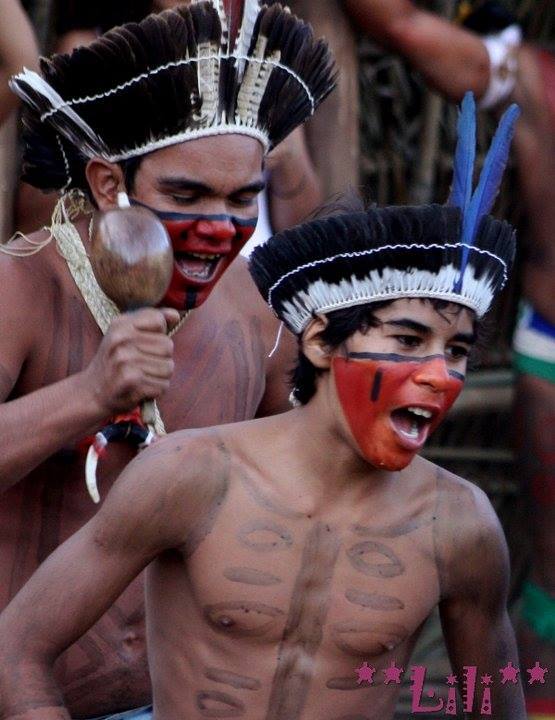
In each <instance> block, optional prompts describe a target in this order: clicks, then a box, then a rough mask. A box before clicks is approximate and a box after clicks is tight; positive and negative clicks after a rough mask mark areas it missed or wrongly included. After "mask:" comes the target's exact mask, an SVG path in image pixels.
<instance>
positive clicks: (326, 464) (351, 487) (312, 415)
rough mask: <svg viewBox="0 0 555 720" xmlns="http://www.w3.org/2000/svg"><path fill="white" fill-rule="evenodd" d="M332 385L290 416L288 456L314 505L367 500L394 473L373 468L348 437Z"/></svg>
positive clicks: (288, 419)
mask: <svg viewBox="0 0 555 720" xmlns="http://www.w3.org/2000/svg"><path fill="white" fill-rule="evenodd" d="M331 392H332V389H331V387H330V386H329V383H320V384H319V387H318V391H317V393H316V395H315V396H314V397H313V398H312V399H311V400H310V402H309V403H308V404H307V405H304V406H301V407H299V408H297V409H296V410H293V411H292V412H290V413H288V414H287V424H286V428H287V446H288V449H287V455H288V456H289V458H290V459H291V460H292V461H293V463H294V464H295V465H297V466H298V467H296V468H295V474H296V475H297V476H298V477H299V478H302V484H303V490H304V492H305V493H306V494H307V495H308V496H309V497H312V498H314V501H315V502H318V504H320V502H321V503H322V504H327V503H331V502H334V501H336V500H337V498H338V497H339V496H344V495H345V494H346V493H348V494H349V495H351V496H352V500H353V502H356V500H357V497H358V498H362V497H363V496H364V497H366V496H367V495H368V493H369V492H372V490H373V488H375V487H376V486H378V485H381V484H382V483H383V482H384V481H387V480H388V479H391V477H392V476H393V475H394V473H391V472H388V471H384V470H378V469H376V468H373V467H372V466H371V465H370V464H369V463H368V462H366V460H364V458H362V456H361V455H360V453H359V452H358V449H357V447H356V445H355V444H354V441H353V440H352V439H351V438H350V437H347V436H346V434H345V432H344V430H343V428H342V426H341V425H340V424H339V421H338V419H337V416H336V415H335V414H334V412H333V410H332V408H333V407H334V406H333V404H332V402H331V400H332V398H331V397H329V396H330V395H331Z"/></svg>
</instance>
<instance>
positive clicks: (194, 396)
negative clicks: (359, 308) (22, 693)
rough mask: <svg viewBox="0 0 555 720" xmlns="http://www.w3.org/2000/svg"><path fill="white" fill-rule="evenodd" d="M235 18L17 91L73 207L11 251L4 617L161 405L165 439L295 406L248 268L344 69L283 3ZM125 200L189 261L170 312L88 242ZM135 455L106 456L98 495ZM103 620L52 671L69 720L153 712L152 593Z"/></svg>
mask: <svg viewBox="0 0 555 720" xmlns="http://www.w3.org/2000/svg"><path fill="white" fill-rule="evenodd" d="M243 5H244V8H243ZM233 7H234V12H235V13H236V14H235V15H233V16H229V15H228V10H229V3H227V2H225V3H223V4H222V3H219V2H213V3H212V2H198V3H194V4H192V5H191V7H187V8H179V9H178V10H175V11H167V12H165V13H162V14H161V15H153V16H150V17H148V18H146V19H145V20H143V21H142V22H141V23H140V24H128V25H125V26H123V27H120V28H117V29H115V30H113V31H111V32H109V33H107V34H106V35H105V36H103V37H101V38H99V39H98V40H96V41H95V42H94V43H93V44H92V45H91V46H90V47H88V48H79V49H77V50H75V51H74V52H73V53H72V54H71V55H59V56H54V57H53V58H52V59H50V60H44V61H43V63H42V73H43V76H42V77H41V76H39V75H37V74H35V73H32V72H29V71H25V72H23V73H22V74H21V75H19V76H18V77H17V78H15V79H14V80H13V89H15V90H16V92H17V93H18V94H19V95H20V96H21V97H22V99H23V101H24V104H25V105H26V112H25V116H24V123H25V127H26V130H25V133H26V137H25V139H26V149H25V156H24V174H25V177H26V178H27V180H28V181H30V182H31V183H33V184H34V185H35V186H36V187H39V188H41V189H44V190H59V191H61V193H62V198H61V199H60V202H59V204H58V207H57V209H56V212H55V214H54V217H53V220H52V227H51V228H49V230H43V231H39V232H38V233H35V234H33V235H31V236H29V237H28V238H19V239H16V240H15V241H14V242H12V243H10V244H8V245H7V246H3V247H2V252H1V253H0V278H1V282H0V305H1V312H0V317H1V318H2V320H1V333H0V397H1V399H2V401H3V402H2V404H1V405H0V445H1V447H0V490H1V492H2V496H1V497H0V523H1V526H2V533H1V538H0V558H1V560H0V588H1V592H0V605H1V606H2V607H3V606H4V605H6V604H7V603H8V602H9V600H10V599H11V598H12V597H13V596H14V595H15V594H16V593H17V591H18V590H19V589H20V588H21V586H22V585H23V584H24V583H25V581H26V580H27V579H28V578H29V576H30V575H31V574H32V573H33V572H34V570H35V569H36V567H37V566H38V565H39V564H40V563H41V562H42V561H43V560H44V559H45V557H47V556H48V555H49V554H50V553H51V552H52V551H53V550H54V549H55V548H56V547H57V546H58V545H59V544H60V543H61V542H62V541H63V540H64V539H65V538H67V537H69V536H70V535H71V534H72V533H74V532H75V531H76V530H78V529H79V528H80V527H82V526H83V525H84V524H85V523H86V522H87V520H89V518H90V517H92V515H93V513H94V512H95V510H96V507H95V505H94V504H93V503H92V502H91V499H90V498H89V497H88V494H87V489H86V486H85V456H86V453H87V445H88V443H90V441H91V439H93V438H94V436H95V433H97V431H98V430H99V429H100V428H102V427H104V426H106V425H110V424H113V423H114V421H115V420H117V418H118V417H119V416H120V415H121V414H124V415H125V414H131V417H134V416H136V415H137V413H136V412H134V411H135V410H136V408H137V406H138V404H139V403H140V402H141V401H143V400H145V399H157V400H158V401H159V409H160V413H161V417H162V420H163V421H164V423H165V425H166V428H167V430H168V431H170V430H176V429H179V428H190V427H205V426H209V425H214V424H219V423H222V422H224V423H227V422H234V421H239V420H245V419H249V418H253V417H255V415H258V414H260V415H265V414H271V413H273V412H277V411H279V410H282V409H284V408H285V407H286V406H287V394H288V390H287V388H286V378H285V376H284V370H283V367H284V363H285V365H286V364H287V363H288V358H291V357H292V356H293V352H292V350H293V348H292V343H291V342H289V343H288V342H287V339H286V342H285V344H284V345H282V348H281V350H280V351H279V352H278V353H277V354H275V355H274V356H273V357H272V358H271V359H269V358H268V355H269V353H270V351H271V349H272V347H273V345H274V341H275V337H276V332H277V328H278V325H277V323H276V322H275V320H274V319H273V318H272V317H271V314H270V313H269V312H268V309H267V307H265V305H264V303H263V302H262V301H261V300H260V298H259V297H258V294H257V292H256V289H255V288H254V286H253V285H252V281H251V279H250V277H249V274H248V271H247V269H246V263H245V261H243V260H241V259H239V258H236V255H237V253H238V252H239V250H240V249H241V247H242V245H243V243H244V242H245V241H246V239H247V238H248V236H249V234H250V232H251V231H252V230H253V229H254V225H255V223H256V216H257V194H258V192H259V191H260V189H261V188H262V185H263V163H264V156H265V153H266V151H267V150H269V149H271V148H272V147H273V146H274V145H277V144H279V142H280V141H281V140H282V139H283V138H284V137H286V136H288V135H289V133H290V132H291V131H292V130H293V129H294V128H295V127H296V126H298V125H299V124H300V123H302V122H303V121H304V120H305V119H306V118H307V117H308V116H309V115H310V114H311V113H312V112H313V111H314V110H315V109H316V108H317V106H318V105H319V103H320V101H321V100H322V98H323V97H324V96H325V95H326V94H327V92H329V91H330V90H331V88H332V86H333V68H332V62H331V59H330V56H329V53H328V52H327V49H326V46H325V44H323V43H322V42H317V41H315V40H314V38H313V36H312V33H311V31H310V29H309V28H308V26H306V25H305V24H304V23H303V22H302V21H300V20H298V19H297V18H295V17H294V16H292V15H291V14H290V13H289V12H287V11H285V10H283V9H282V8H281V7H280V6H276V7H274V8H271V9H262V10H261V9H260V8H259V7H258V3H257V2H253V0H249V1H248V2H246V3H245V4H243V3H234V4H233ZM243 9H244V11H245V18H246V21H245V24H242V20H243V14H242V13H243ZM237 13H238V15H237ZM230 26H233V27H238V28H240V32H239V35H238V37H237V38H235V37H232V35H230V33H229V32H228V27H230ZM269 30H272V37H271V38H270V39H269V38H268V32H269ZM251 41H252V43H251ZM251 44H252V47H251ZM201 55H202V57H201ZM122 193H125V194H126V195H127V196H128V198H129V200H130V201H132V202H137V203H141V204H143V205H147V206H148V207H150V208H153V209H154V210H155V211H156V212H157V213H159V214H161V215H162V222H164V223H165V224H166V225H167V227H168V230H169V232H170V234H171V236H172V241H173V243H174V260H175V262H174V268H173V279H172V284H171V288H170V290H169V292H168V294H167V295H166V297H165V298H164V300H163V303H162V307H161V308H157V309H153V308H148V309H143V310H140V311H137V312H134V313H127V314H122V315H119V313H118V311H117V308H115V306H114V304H113V303H112V302H111V301H110V300H109V299H108V298H107V297H106V296H105V295H104V294H103V293H102V291H101V290H100V288H99V287H98V284H97V282H96V279H95V277H94V274H93V272H92V269H91V265H90V262H89V259H88V246H89V241H90V237H89V233H90V231H91V227H92V222H91V220H92V214H91V210H92V208H93V206H95V207H96V208H97V209H98V210H99V211H107V210H114V208H116V207H117V204H118V195H120V196H121V194H122ZM168 214H169V216H168ZM132 240H133V238H130V241H131V242H132ZM234 258H235V259H234ZM188 310H191V311H190V313H189V315H188V316H187V318H186V320H185V318H184V315H185V312H186V311H188ZM183 320H185V321H184V322H183ZM177 323H181V325H180V327H179V330H178V332H177V333H175V334H174V335H173V337H172V338H171V339H170V338H168V337H167V335H166V330H167V329H169V328H171V327H175V326H176V324H177ZM135 455H136V448H135V447H132V446H131V445H130V444H128V443H127V442H119V443H113V444H111V445H110V447H109V450H108V451H107V453H106V456H105V457H104V458H103V460H102V462H101V463H100V464H99V473H98V487H99V490H100V495H101V496H105V495H106V493H107V492H108V489H109V488H110V486H111V485H112V483H113V482H114V480H115V478H116V477H117V475H118V474H119V473H120V472H121V470H122V469H123V467H125V465H126V464H127V463H128V462H129V461H130V460H131V459H132V458H133V457H134V456H135ZM154 484H156V482H155V481H154ZM105 610H106V611H107V612H106V614H105V615H104V616H103V617H102V618H101V619H100V620H99V622H98V623H97V624H96V625H95V627H94V628H93V629H92V630H91V631H90V632H89V633H88V634H87V635H86V636H85V637H84V638H82V639H81V640H80V641H79V642H78V643H76V644H75V645H74V646H73V647H71V648H70V649H69V650H68V652H67V653H65V654H64V656H63V657H62V658H61V659H60V661H59V662H58V663H57V666H56V671H55V672H56V678H57V680H58V682H59V685H60V687H61V688H62V691H63V697H64V700H65V702H66V703H67V705H68V707H70V708H71V712H72V716H73V717H80V718H84V717H95V716H98V715H102V714H107V713H115V712H119V711H123V710H129V709H130V708H137V707H140V706H144V705H147V704H148V703H149V702H150V700H151V688H150V681H149V675H148V668H147V663H146V650H145V631H144V599H143V584H142V581H141V579H138V580H137V581H135V582H134V583H132V584H131V585H130V587H129V588H127V590H126V591H125V593H124V594H123V595H122V596H121V597H120V598H118V600H117V602H116V603H115V604H114V605H113V606H112V607H110V608H109V607H108V606H107V607H106V608H105Z"/></svg>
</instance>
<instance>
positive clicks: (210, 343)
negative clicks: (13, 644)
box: [0, 244, 288, 717]
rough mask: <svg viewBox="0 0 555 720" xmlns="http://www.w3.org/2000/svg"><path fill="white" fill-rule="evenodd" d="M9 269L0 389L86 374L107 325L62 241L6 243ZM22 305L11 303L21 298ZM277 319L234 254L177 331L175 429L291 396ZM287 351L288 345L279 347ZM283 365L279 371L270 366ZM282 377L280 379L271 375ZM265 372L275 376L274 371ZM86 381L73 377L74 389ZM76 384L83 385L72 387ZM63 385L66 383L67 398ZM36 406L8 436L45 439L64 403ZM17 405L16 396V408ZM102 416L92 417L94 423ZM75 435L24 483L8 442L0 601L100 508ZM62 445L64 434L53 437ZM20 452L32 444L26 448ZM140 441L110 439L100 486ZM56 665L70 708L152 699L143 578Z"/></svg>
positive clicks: (12, 391) (167, 402)
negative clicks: (48, 419) (23, 254)
mask: <svg viewBox="0 0 555 720" xmlns="http://www.w3.org/2000/svg"><path fill="white" fill-rule="evenodd" d="M0 273H1V277H2V294H1V296H0V299H1V302H2V308H3V310H2V318H3V320H2V325H3V328H2V343H1V345H2V357H1V359H0V362H1V363H2V364H1V365H0V380H1V396H2V397H3V398H4V399H5V400H6V401H7V402H6V404H5V405H4V406H3V408H4V410H5V411H7V412H10V403H9V401H10V400H15V399H17V398H21V397H23V396H27V395H29V393H32V392H33V391H35V390H38V389H40V388H43V387H45V386H51V385H53V384H54V383H57V382H58V381H61V380H64V379H65V378H68V377H71V378H76V379H78V378H79V375H78V374H79V373H81V372H83V371H84V370H85V368H87V367H88V366H89V364H90V362H91V360H92V359H93V357H94V355H95V353H96V352H97V350H98V347H99V344H100V342H101V339H102V336H101V333H100V330H99V329H98V327H97V326H96V324H95V322H94V320H93V318H92V315H91V314H90V312H89V310H88V309H87V307H86V305H85V303H84V301H83V299H82V297H81V295H80V293H79V291H78V289H77V287H76V286H75V284H74V282H73V280H72V279H71V277H70V275H69V272H68V270H67V267H66V265H65V261H64V260H63V259H62V258H61V257H60V255H59V254H58V253H57V251H56V249H55V247H54V244H51V245H49V246H48V247H47V248H45V249H44V250H43V251H41V252H40V253H39V254H38V255H35V256H32V257H29V258H25V259H24V258H9V257H7V256H4V255H0ZM14 308H15V310H14ZM276 328H277V323H276V321H275V320H274V319H273V318H272V316H271V314H270V313H268V311H267V308H266V307H265V306H264V304H263V303H262V301H261V300H260V297H259V295H258V293H257V292H256V290H255V288H254V287H253V286H252V283H251V281H250V278H249V276H248V273H247V271H246V263H245V262H244V260H242V259H238V260H236V261H235V263H234V264H233V265H232V267H231V268H230V269H229V271H228V272H227V273H226V275H225V276H224V278H223V279H222V280H221V281H220V283H219V284H218V286H217V287H216V289H215V290H214V291H213V294H212V295H211V297H210V298H209V299H208V300H207V302H206V303H205V304H204V305H203V306H202V307H201V308H199V309H198V310H195V311H194V312H193V313H192V314H191V315H190V316H189V318H188V319H187V321H186V325H185V326H184V327H183V328H182V329H180V330H179V332H178V333H177V335H175V337H174V361H175V370H174V374H173V377H172V381H171V387H170V390H169V391H168V392H167V393H166V394H165V395H164V397H162V399H161V401H160V409H161V412H162V415H163V418H164V421H165V423H166V427H167V430H168V431H171V430H175V429H177V428H184V427H203V426H207V425H212V424H214V423H226V422H234V421H238V420H244V419H246V418H252V417H254V415H255V414H256V412H257V410H260V411H261V412H262V411H268V412H271V411H275V410H276V409H277V408H279V407H284V406H285V405H286V397H287V392H288V391H287V389H286V383H285V378H284V377H283V373H281V372H277V371H276V370H277V367H278V364H279V362H280V359H279V357H278V356H279V355H280V354H281V353H285V354H287V352H288V350H287V348H288V341H287V339H286V338H285V339H284V341H283V342H282V345H281V352H280V353H278V355H277V356H275V357H274V359H273V360H267V359H266V357H267V355H268V353H269V350H270V349H271V347H272V345H273V342H274V340H275V333H276ZM282 357H283V356H282ZM274 373H275V374H274ZM274 379H275V382H274ZM267 380H268V382H267ZM77 388H78V385H76V389H77ZM76 391H77V390H76ZM61 404H62V396H61V395H60V405H61ZM63 404H64V406H65V409H64V408H62V407H57V406H56V397H54V398H50V401H49V403H48V405H43V404H41V403H39V404H37V405H34V406H29V408H30V409H29V412H27V413H26V414H24V415H22V414H21V412H20V413H19V414H17V415H15V414H14V415H13V418H14V421H13V422H12V421H11V420H10V418H9V417H8V418H7V419H6V422H3V423H2V437H3V440H2V444H4V443H6V447H8V446H11V448H12V451H13V448H14V447H15V445H16V443H20V444H21V443H22V442H23V440H22V439H23V438H24V437H26V436H27V437H29V442H31V443H32V442H33V441H34V440H36V441H37V442H38V441H39V440H40V441H43V438H42V436H41V433H44V431H43V430H42V429H41V430H40V432H37V435H36V438H34V437H33V432H32V431H31V432H30V429H31V430H32V428H33V426H36V427H37V426H38V425H40V423H41V422H42V421H43V420H44V417H45V415H47V414H51V415H52V416H55V415H56V414H57V413H59V412H61V411H64V412H65V411H67V412H71V410H69V409H67V405H68V403H67V401H66V402H65V403H63ZM14 409H15V408H14ZM93 430H94V426H93V427H91V431H93ZM86 434H87V433H86V432H83V433H82V434H81V435H79V436H76V437H75V438H73V439H72V441H71V442H66V443H65V444H64V446H63V447H59V446H58V447H56V450H57V452H55V453H54V454H53V455H52V456H51V457H49V458H48V459H47V460H46V461H43V462H41V463H40V464H39V465H38V467H36V469H34V470H33V471H32V472H30V473H29V474H28V475H27V477H25V478H24V479H22V480H21V481H20V482H18V483H17V484H13V483H14V478H13V474H14V461H13V459H12V464H11V466H10V463H9V460H8V455H7V453H6V452H3V456H4V458H5V460H4V465H5V466H4V467H2V470H1V472H0V476H1V477H2V480H3V486H4V488H6V487H9V489H7V491H6V492H4V494H3V495H1V496H0V526H1V527H2V532H1V534H0V560H1V562H0V593H1V595H0V602H1V604H2V606H4V605H6V604H7V602H8V601H9V600H10V598H11V597H13V595H15V593H16V592H17V591H18V590H19V589H20V588H21V586H22V585H23V584H24V583H25V581H26V580H27V579H28V578H29V577H30V575H31V574H32V573H33V572H34V571H35V569H36V568H37V566H38V565H39V564H40V563H41V562H43V561H44V560H45V558H46V557H47V556H48V555H49V554H50V553H51V552H52V551H53V550H54V549H55V548H56V547H57V546H58V545H59V544H60V543H61V542H62V541H63V540H65V539H66V538H67V537H69V536H70V535H71V534H72V533H74V532H75V531H76V530H78V529H79V528H80V527H81V526H82V525H83V524H84V523H85V522H86V521H87V520H89V519H90V518H91V517H92V516H93V514H94V513H95V511H96V510H97V506H95V505H94V504H93V503H92V501H91V499H90V497H89V496H88V493H87V490H86V487H85V481H84V459H85V454H84V452H83V451H82V450H80V449H79V448H78V447H77V445H78V442H79V440H81V439H82V438H83V437H84V435H86ZM45 442H46V444H48V443H50V444H51V445H52V446H55V445H56V438H52V437H51V438H46V440H45ZM22 452H23V453H24V452H25V450H22ZM134 455H135V451H134V450H133V449H131V448H128V447H127V446H125V445H124V444H119V443H116V444H112V445H111V446H110V448H109V451H108V454H107V456H106V458H105V459H103V460H102V461H101V463H100V465H99V488H100V492H101V495H102V496H103V497H104V496H105V495H106V494H107V492H108V490H109V488H110V486H111V484H112V483H113V481H114V478H115V477H117V475H118V474H119V473H120V472H121V471H122V469H123V467H124V466H125V465H126V464H127V463H128V462H129V461H130V460H131V459H132V458H133V456H134ZM57 677H58V680H59V682H60V684H61V686H62V687H63V688H64V691H65V695H64V696H65V699H66V702H67V704H68V706H69V707H71V709H72V713H73V716H75V717H80V716H81V717H83V716H91V715H98V714H100V713H103V712H115V711H116V710H118V709H128V708H129V707H136V706H139V705H141V704H144V703H146V702H149V701H150V686H149V680H148V671H147V667H146V658H145V641H144V608H143V591H142V582H141V581H140V580H137V581H135V582H134V583H133V584H132V585H131V586H130V587H129V588H128V589H127V590H126V591H125V593H124V594H123V595H122V597H121V598H120V599H119V600H118V602H117V603H116V604H115V605H114V606H113V607H112V608H111V609H110V610H109V611H108V612H107V613H106V615H105V616H104V617H103V618H102V619H101V620H100V621H99V622H98V623H97V624H96V625H95V626H94V628H93V629H92V630H91V631H90V632H89V633H88V634H87V635H86V636H85V637H84V638H82V639H81V640H80V641H79V642H78V643H76V644H75V645H74V646H73V647H72V648H71V649H70V650H69V652H68V653H66V654H65V655H64V656H63V657H62V658H61V659H60V661H59V663H58V665H57Z"/></svg>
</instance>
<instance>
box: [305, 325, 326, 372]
mask: <svg viewBox="0 0 555 720" xmlns="http://www.w3.org/2000/svg"><path fill="white" fill-rule="evenodd" d="M327 324H328V319H327V318H326V316H325V315H318V316H317V317H315V318H314V319H313V320H311V321H310V323H309V325H308V326H307V328H306V330H305V331H304V332H303V336H302V339H301V350H302V352H303V355H305V356H306V358H307V359H308V360H310V362H311V363H312V364H313V365H314V367H317V368H321V369H322V370H325V369H326V368H329V367H330V365H331V355H330V353H329V351H328V349H327V348H326V346H325V343H324V341H323V340H322V331H323V330H324V329H325V328H326V326H327Z"/></svg>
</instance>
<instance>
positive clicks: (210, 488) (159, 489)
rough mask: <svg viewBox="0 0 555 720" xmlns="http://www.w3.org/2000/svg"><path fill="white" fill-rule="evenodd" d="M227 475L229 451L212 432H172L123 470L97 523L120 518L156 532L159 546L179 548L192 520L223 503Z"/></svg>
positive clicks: (108, 524) (107, 523) (109, 524)
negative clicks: (100, 519)
mask: <svg viewBox="0 0 555 720" xmlns="http://www.w3.org/2000/svg"><path fill="white" fill-rule="evenodd" d="M230 474H231V470H230V453H229V450H228V449H227V447H226V445H225V444H224V442H223V441H222V439H221V438H220V436H219V435H218V433H217V432H216V431H213V430H211V429H203V430H184V431H181V432H176V433H172V434H171V435H168V436H165V437H164V438H160V439H158V440H156V442H155V443H154V444H153V445H152V446H151V447H149V448H147V449H146V450H145V451H143V452H142V453H141V454H140V455H138V456H137V457H136V458H135V459H134V460H133V461H132V462H131V463H130V464H129V465H128V466H127V467H126V468H125V470H124V471H123V472H122V474H121V475H120V477H119V478H118V480H117V481H116V483H115V484H114V486H113V487H112V489H111V490H110V493H109V494H108V496H107V498H106V501H105V503H104V505H103V507H102V510H101V513H99V515H100V514H102V516H103V518H102V520H103V522H102V524H103V525H105V526H106V527H112V526H114V525H115V524H116V523H121V521H122V520H123V519H124V518H125V522H126V525H127V526H133V525H137V526H139V525H140V526H141V527H142V532H148V533H150V534H151V535H156V536H157V538H158V541H159V542H160V543H161V548H160V549H165V548H168V547H178V546H183V545H184V544H187V543H188V542H189V540H188V538H189V536H190V534H191V532H192V531H193V530H194V528H195V527H196V525H197V524H198V522H199V521H200V520H201V519H203V518H206V517H207V516H209V515H210V516H213V515H214V514H215V513H217V511H218V510H219V508H220V507H221V506H222V504H223V503H224V501H225V498H226V496H227V493H228V489H229V484H230Z"/></svg>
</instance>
